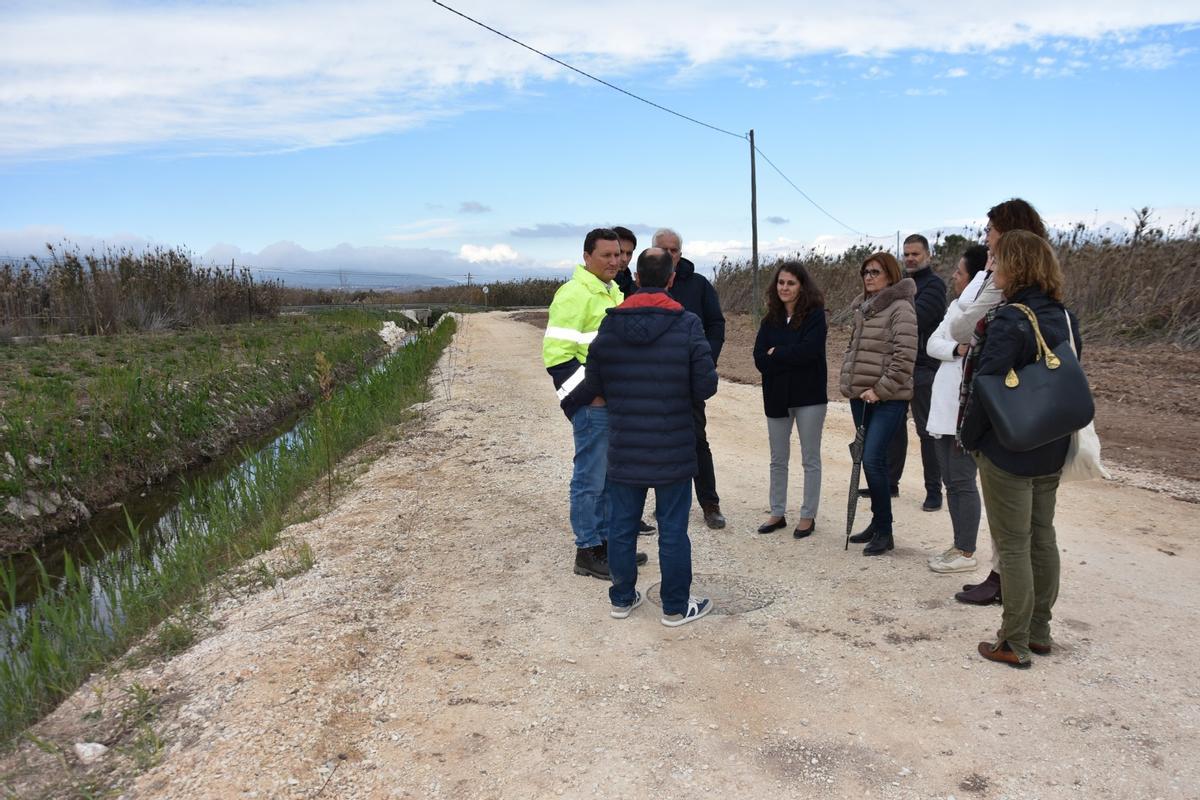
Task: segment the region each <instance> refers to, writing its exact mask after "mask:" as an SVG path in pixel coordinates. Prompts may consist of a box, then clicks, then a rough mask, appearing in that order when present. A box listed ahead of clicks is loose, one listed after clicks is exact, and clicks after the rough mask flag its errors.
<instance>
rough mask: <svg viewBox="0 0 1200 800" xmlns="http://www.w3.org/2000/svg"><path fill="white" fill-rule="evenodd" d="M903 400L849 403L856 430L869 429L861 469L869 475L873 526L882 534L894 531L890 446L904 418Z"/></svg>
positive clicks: (854, 401) (855, 401) (868, 486)
mask: <svg viewBox="0 0 1200 800" xmlns="http://www.w3.org/2000/svg"><path fill="white" fill-rule="evenodd" d="M904 407H905V402H904V401H903V400H884V401H882V402H879V403H871V404H868V403H866V402H864V401H862V400H857V399H854V400H851V401H850V413H851V415H853V417H854V425H855V427H857V426H859V425H862V426H864V427H865V428H866V431H867V433H866V439H864V441H863V457H862V470H863V472H864V473H865V474H866V476H867V489H868V490H869V491H870V493H871V524H872V525H874V526H875V530H876V531H878V532H879V533H891V532H892V496H891V494H890V493H889V491H888V467H889V464H888V444H889V443H890V442H891V441H892V437H893V435H894V434H895V430H894V428H895V426H896V425H898V424H900V422H901V421H903V419H904Z"/></svg>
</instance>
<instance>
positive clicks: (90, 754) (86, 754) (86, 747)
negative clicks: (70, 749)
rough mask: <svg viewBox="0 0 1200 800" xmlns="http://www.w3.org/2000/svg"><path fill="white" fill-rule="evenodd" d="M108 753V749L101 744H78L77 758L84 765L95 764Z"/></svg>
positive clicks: (76, 748)
mask: <svg viewBox="0 0 1200 800" xmlns="http://www.w3.org/2000/svg"><path fill="white" fill-rule="evenodd" d="M107 752H108V748H107V747H105V746H104V745H102V744H100V743H99V742H76V743H75V757H76V758H78V759H79V760H80V761H82V762H83V763H84V764H95V763H96V762H97V761H99V760H100V759H101V758H103V757H104V754H105V753H107Z"/></svg>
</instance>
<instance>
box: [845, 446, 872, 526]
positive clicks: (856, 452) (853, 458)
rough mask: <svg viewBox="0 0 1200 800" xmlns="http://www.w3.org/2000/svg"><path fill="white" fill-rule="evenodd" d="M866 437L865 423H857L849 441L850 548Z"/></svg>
mask: <svg viewBox="0 0 1200 800" xmlns="http://www.w3.org/2000/svg"><path fill="white" fill-rule="evenodd" d="M866 438H867V427H866V425H859V426H858V429H857V430H855V432H854V441H853V442H851V443H850V462H851V464H850V499H849V501H848V504H847V506H846V546H845V547H844V548H843V549H844V550H849V549H850V533H851V531H853V530H854V514H855V512H856V511H858V476H859V473H861V472H862V458H863V440H865V439H866Z"/></svg>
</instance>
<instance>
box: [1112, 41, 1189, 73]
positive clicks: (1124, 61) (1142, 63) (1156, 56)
mask: <svg viewBox="0 0 1200 800" xmlns="http://www.w3.org/2000/svg"><path fill="white" fill-rule="evenodd" d="M1190 52H1192V51H1191V49H1190V48H1180V47H1174V46H1172V45H1169V44H1164V43H1159V44H1147V45H1143V46H1142V47H1138V48H1135V49H1133V50H1125V51H1123V52H1121V53H1120V54H1119V59H1120V64H1121V66H1123V67H1125V68H1127V69H1166V68H1167V67H1169V66H1171V65H1172V64H1174V63H1175V62H1177V61H1178V60H1179V59H1181V58H1183V56H1185V55H1187V54H1188V53H1190Z"/></svg>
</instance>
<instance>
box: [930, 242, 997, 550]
mask: <svg viewBox="0 0 1200 800" xmlns="http://www.w3.org/2000/svg"><path fill="white" fill-rule="evenodd" d="M987 259H988V249H987V248H986V247H984V246H983V245H978V244H977V245H972V246H971V247H968V248H967V250H966V252H965V253H963V256H962V258H960V259H959V260H958V266H957V267H955V269H954V275H953V277H952V278H951V284H952V285H953V286H954V292H955V294H956V295H957V297H956V298H955V299H954V301H953V302H951V303H950V307H949V308H947V309H946V316H945V317H944V318H943V319H942V323H941V324H940V325H939V326H938V328H937V330H935V331H934V332H933V335H931V336H930V337H929V342H928V343H927V344H926V347H925V349H926V352H928V353H929V355H931V356H933V357H934V358H936V359H938V361H940V362H941V364H939V365H938V371H937V374H936V375H935V376H934V378H933V399H932V402H931V404H930V408H929V423H928V425H927V426H926V430H928V431H929V435H930V436H932V437H933V439H934V449H935V452H936V453H937V460H938V466H939V468H940V469H941V473H942V483H943V484H945V486H946V505H947V507H948V508H949V510H950V524H951V525H952V526H953V528H954V544H953V545H952V546H951V547H950V548H949V549H948V550H946V551H945V552H943V553H939V554H938V555H936V556H933V557H932V558H930V559H929V568H930V569H931V570H933V571H934V572H970V571H972V570H974V569H975V567H976V566H977V562H976V560H975V544H976V540H977V539H978V537H979V514H980V504H979V489H978V488H977V487H976V485H975V474H976V466H975V459H973V458H971V454H970V453H967V452H965V451H964V450H963V449H962V448H961V447H959V446H958V443H957V442H956V441H955V438H954V435H955V432H956V430H957V428H958V399H959V398H958V390H959V385H960V384H961V383H962V360H963V356H964V355H966V353H967V350H968V348H969V345H965V344H960V343H959V342H957V341H955V340H954V338H953V337H952V336H951V335H950V331H951V329H952V328H953V327H954V325H955V320H957V319H959V318H960V317H962V315H963V313H964V312H965V311H966V310H967V308H968V307H969V306H970V305H971V301H972V300H973V299H974V298H975V295H976V294H978V293H979V287H980V286H982V284H983V281H984V279H985V271H984V266H985V265H986V264H987Z"/></svg>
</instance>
